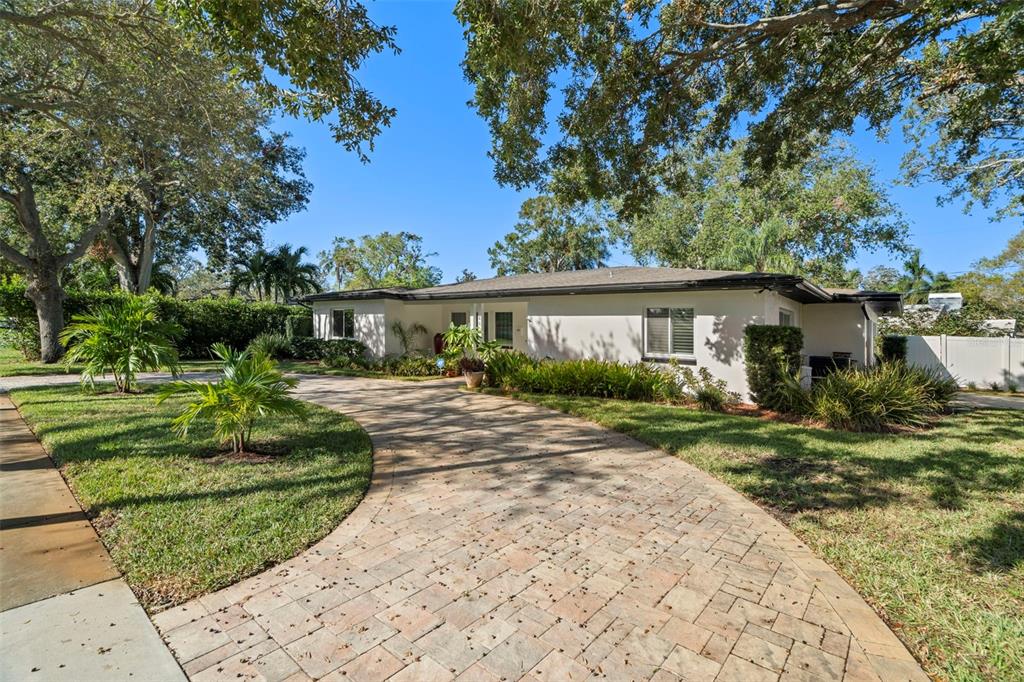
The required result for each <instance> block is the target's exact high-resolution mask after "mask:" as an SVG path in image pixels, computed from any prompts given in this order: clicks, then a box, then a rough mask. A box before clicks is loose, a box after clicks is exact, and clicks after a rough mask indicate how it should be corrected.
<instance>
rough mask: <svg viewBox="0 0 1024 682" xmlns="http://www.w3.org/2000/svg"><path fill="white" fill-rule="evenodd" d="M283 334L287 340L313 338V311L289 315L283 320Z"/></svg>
mask: <svg viewBox="0 0 1024 682" xmlns="http://www.w3.org/2000/svg"><path fill="white" fill-rule="evenodd" d="M284 333H285V336H287V337H288V338H289V339H295V338H310V337H312V336H313V311H311V310H303V312H301V313H289V315H288V317H286V318H285V319H284Z"/></svg>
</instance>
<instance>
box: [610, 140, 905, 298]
mask: <svg viewBox="0 0 1024 682" xmlns="http://www.w3.org/2000/svg"><path fill="white" fill-rule="evenodd" d="M745 152H746V147H745V143H744V142H743V141H739V142H737V143H736V144H735V145H733V146H732V147H731V148H729V149H728V150H726V151H722V152H714V153H711V154H705V153H702V150H700V149H699V148H693V147H691V148H687V149H685V150H682V151H680V152H677V153H676V154H674V155H673V156H672V157H671V159H670V160H669V161H668V163H669V164H671V170H670V171H667V172H671V173H672V175H673V183H672V184H673V185H674V186H675V187H676V188H677V190H676V191H673V192H665V193H663V194H660V195H658V196H657V197H656V198H655V200H654V201H653V203H652V206H651V209H650V210H649V211H648V212H647V213H645V214H644V215H642V216H640V217H638V218H636V219H634V220H631V221H626V222H622V223H620V225H619V227H618V228H617V229H618V230H619V232H620V233H621V235H622V237H623V239H624V241H625V242H626V244H627V246H628V247H629V249H630V250H631V252H632V254H633V257H634V258H636V259H637V261H638V262H640V263H643V264H657V265H668V266H673V267H691V268H707V269H723V270H750V271H761V272H766V271H767V272H788V273H793V274H805V275H809V276H811V277H813V278H815V279H817V280H820V281H822V282H824V283H830V284H846V283H847V281H848V280H849V279H850V277H849V276H848V274H847V273H846V270H845V268H846V264H847V262H848V261H849V260H850V259H851V258H853V256H854V255H855V254H856V252H857V251H858V249H866V250H869V251H870V250H878V249H881V250H886V251H897V252H898V251H900V250H902V249H903V248H904V243H905V239H906V236H907V227H906V224H905V222H904V220H903V218H902V216H901V215H900V213H899V211H898V210H897V209H896V208H895V206H893V204H892V203H891V202H890V201H889V199H888V196H887V194H886V192H885V190H884V189H883V188H882V187H881V186H880V185H879V183H878V182H876V181H875V179H874V176H873V173H872V169H871V168H870V167H869V166H866V165H864V164H862V163H860V162H858V161H857V160H856V159H855V158H854V157H853V156H852V154H851V153H850V151H849V150H848V149H846V148H844V147H842V146H837V145H832V144H826V143H819V145H818V147H817V148H816V150H815V152H814V154H812V155H811V156H810V157H809V158H808V159H807V160H806V161H805V162H804V163H802V164H799V165H796V166H793V167H776V168H774V169H772V170H771V171H762V170H758V169H749V168H747V167H746V166H745V165H744V163H743V156H744V154H745Z"/></svg>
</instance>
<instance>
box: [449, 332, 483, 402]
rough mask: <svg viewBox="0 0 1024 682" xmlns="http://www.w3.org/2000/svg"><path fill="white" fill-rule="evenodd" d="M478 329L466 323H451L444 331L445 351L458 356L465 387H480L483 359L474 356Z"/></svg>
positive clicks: (477, 340)
mask: <svg viewBox="0 0 1024 682" xmlns="http://www.w3.org/2000/svg"><path fill="white" fill-rule="evenodd" d="M479 343H480V330H479V329H473V328H472V327H469V326H467V325H464V324H461V325H455V324H453V325H451V326H450V327H448V329H447V331H445V333H444V346H445V351H446V352H448V353H450V354H452V355H456V356H457V357H458V366H459V369H460V370H461V371H462V375H463V376H464V377H465V378H466V387H467V388H480V384H481V383H483V380H484V361H483V360H481V359H480V358H478V357H476V347H477V345H478V344H479Z"/></svg>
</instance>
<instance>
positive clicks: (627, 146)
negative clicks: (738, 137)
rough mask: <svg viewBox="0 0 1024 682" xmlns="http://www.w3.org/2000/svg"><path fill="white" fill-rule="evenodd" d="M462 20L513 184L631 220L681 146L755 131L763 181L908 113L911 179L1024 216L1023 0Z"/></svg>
mask: <svg viewBox="0 0 1024 682" xmlns="http://www.w3.org/2000/svg"><path fill="white" fill-rule="evenodd" d="M455 13H456V16H457V17H458V19H459V20H460V21H461V22H462V23H463V25H464V26H465V34H466V40H467V50H466V57H465V61H464V69H465V74H466V76H467V78H468V79H469V80H470V81H471V82H472V83H473V84H474V85H475V88H476V91H475V96H474V99H473V105H474V106H475V107H476V109H477V111H478V112H479V113H480V115H481V116H483V118H484V119H485V120H486V121H487V123H488V124H489V126H490V129H491V134H492V137H493V147H492V150H491V156H492V157H493V159H494V162H495V169H496V177H497V178H498V180H499V181H501V182H503V183H507V184H511V185H513V186H516V187H523V186H526V185H531V184H535V183H546V182H550V183H551V186H552V187H553V188H554V189H555V191H556V192H557V193H558V194H560V195H561V196H563V197H566V198H569V199H574V200H578V199H583V198H606V197H616V196H622V197H625V201H624V203H623V204H622V207H623V212H624V213H627V214H628V213H637V212H642V211H643V210H645V209H646V208H647V205H648V204H647V202H648V200H649V199H650V197H651V196H653V195H654V194H656V193H657V192H658V191H659V190H660V189H661V187H662V184H663V183H664V177H663V171H664V163H663V162H664V160H665V158H666V156H667V155H668V154H670V153H671V152H672V151H673V150H675V149H676V148H678V147H679V146H687V145H689V144H691V143H694V142H696V143H699V144H701V145H702V146H704V147H705V148H707V149H717V148H721V147H722V146H724V144H725V142H726V141H727V140H728V139H730V138H732V137H733V136H734V135H735V133H736V130H737V128H738V127H746V128H747V133H746V134H747V135H748V136H749V137H750V139H751V144H750V146H749V148H748V154H747V161H748V163H750V165H754V163H755V162H756V163H757V164H758V165H760V166H762V167H764V168H767V169H770V168H772V167H773V166H775V165H779V164H782V165H788V164H791V163H794V162H796V161H798V160H799V159H801V158H802V157H805V156H806V154H807V153H808V152H809V151H810V150H811V148H812V146H813V144H812V145H808V146H805V145H802V144H801V142H802V141H805V140H810V141H811V142H812V143H813V136H812V137H811V138H808V133H818V134H832V133H835V132H849V131H851V130H852V129H853V128H854V125H855V123H856V122H857V121H858V119H863V120H865V121H866V122H867V124H868V125H869V126H871V127H872V128H874V129H875V130H877V131H879V132H883V131H885V130H886V129H887V126H888V125H889V124H890V122H891V121H892V120H893V119H894V118H895V117H897V116H899V115H901V114H903V115H904V116H905V120H907V121H909V122H910V123H911V127H912V130H913V131H915V132H914V135H915V139H917V138H921V142H922V146H921V148H919V149H917V150H915V153H914V154H912V155H911V157H910V158H908V160H907V167H908V171H909V174H910V176H911V178H921V177H924V176H926V175H932V176H935V177H937V178H938V179H940V180H942V181H944V182H947V183H948V184H949V186H950V188H951V192H953V193H954V194H957V193H969V194H970V195H972V196H974V197H975V198H977V199H980V200H981V201H984V202H987V203H993V204H996V205H998V206H1000V207H1001V208H1002V209H1004V210H1007V211H1011V212H1012V211H1015V210H1020V209H1021V208H1022V197H1024V135H1022V134H1021V131H1022V129H1024V75H1022V74H1024V5H1022V4H1021V3H1020V2H1017V1H1014V0H843V1H839V2H822V0H782V1H780V2H773V3H768V4H765V3H762V2H754V1H752V0H730V1H728V2H717V1H715V2H712V1H711V0H636V1H630V2H622V1H621V0H588V1H587V2H557V3H536V2H503V3H495V2H492V1H491V0H460V1H459V3H458V5H457V7H456V11H455ZM555 112H557V113H555ZM552 128H554V130H552ZM929 141H930V142H931V146H927V144H926V143H927V142H929ZM549 143H550V144H549Z"/></svg>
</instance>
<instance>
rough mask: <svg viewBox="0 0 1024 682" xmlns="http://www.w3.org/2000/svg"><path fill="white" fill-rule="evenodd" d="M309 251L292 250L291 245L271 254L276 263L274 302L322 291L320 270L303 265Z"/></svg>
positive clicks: (303, 247)
mask: <svg viewBox="0 0 1024 682" xmlns="http://www.w3.org/2000/svg"><path fill="white" fill-rule="evenodd" d="M307 253H309V250H308V249H307V248H306V247H305V246H300V247H299V248H297V249H295V250H292V246H291V244H282V245H281V246H279V247H277V248H276V249H274V250H273V251H272V252H271V253H270V258H271V259H273V261H274V276H273V285H274V300H275V301H276V300H277V297H278V294H280V296H281V298H282V299H285V300H287V299H289V298H291V297H292V296H301V295H302V294H311V293H316V292H318V291H320V290H321V288H322V287H321V286H320V269H319V268H318V267H317V266H316V265H315V264H313V263H303V262H302V258H303V256H305V255H306V254H307Z"/></svg>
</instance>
